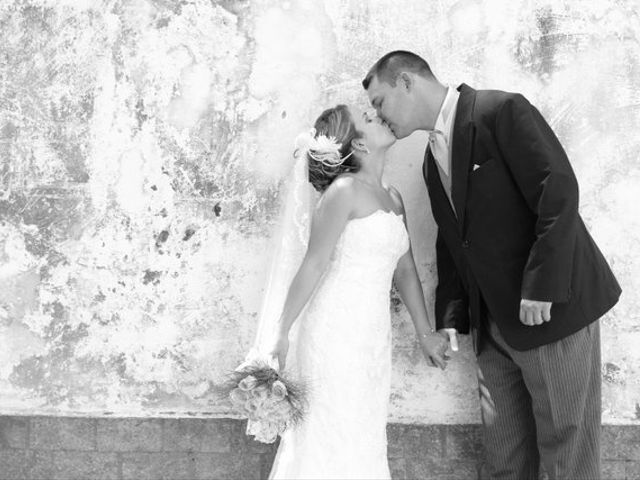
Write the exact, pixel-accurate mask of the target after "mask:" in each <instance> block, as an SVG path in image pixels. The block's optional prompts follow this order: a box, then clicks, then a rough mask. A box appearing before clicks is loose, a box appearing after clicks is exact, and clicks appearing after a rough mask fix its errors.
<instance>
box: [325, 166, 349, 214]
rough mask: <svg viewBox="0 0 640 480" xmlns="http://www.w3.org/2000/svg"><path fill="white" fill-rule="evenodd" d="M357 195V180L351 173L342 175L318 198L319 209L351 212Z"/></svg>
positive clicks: (332, 212) (343, 212)
mask: <svg viewBox="0 0 640 480" xmlns="http://www.w3.org/2000/svg"><path fill="white" fill-rule="evenodd" d="M355 195H356V182H355V180H354V178H353V177H351V176H349V175H340V176H339V177H338V178H336V179H335V180H334V181H333V182H331V185H329V186H328V187H327V189H326V190H325V191H324V192H322V195H321V196H320V199H319V200H318V205H317V210H319V211H324V212H331V214H336V213H342V214H347V215H348V214H350V213H351V209H352V208H353V204H354V198H355Z"/></svg>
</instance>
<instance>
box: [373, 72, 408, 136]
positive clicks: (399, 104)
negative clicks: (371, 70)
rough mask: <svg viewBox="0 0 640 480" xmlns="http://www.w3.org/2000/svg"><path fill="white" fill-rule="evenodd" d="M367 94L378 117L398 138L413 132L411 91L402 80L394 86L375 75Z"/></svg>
mask: <svg viewBox="0 0 640 480" xmlns="http://www.w3.org/2000/svg"><path fill="white" fill-rule="evenodd" d="M367 95H368V97H369V101H370V102H371V106H372V107H373V108H375V110H376V113H377V115H378V117H380V118H381V119H382V120H383V121H384V122H385V123H386V124H387V125H388V126H389V128H390V129H391V131H392V132H393V134H394V135H395V137H396V138H404V137H407V136H409V135H410V134H411V133H412V132H413V130H414V128H413V127H412V124H411V117H410V112H411V110H412V109H411V102H410V97H409V92H408V91H407V89H406V88H405V85H404V84H403V83H402V82H401V81H397V82H396V85H395V86H393V85H390V84H389V83H387V82H386V81H384V80H380V79H379V78H378V77H377V76H375V77H373V79H372V80H371V83H369V88H368V89H367Z"/></svg>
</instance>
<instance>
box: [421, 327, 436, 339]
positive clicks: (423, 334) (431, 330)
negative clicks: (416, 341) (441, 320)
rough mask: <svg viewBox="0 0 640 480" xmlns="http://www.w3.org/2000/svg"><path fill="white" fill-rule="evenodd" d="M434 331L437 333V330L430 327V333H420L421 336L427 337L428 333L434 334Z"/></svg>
mask: <svg viewBox="0 0 640 480" xmlns="http://www.w3.org/2000/svg"><path fill="white" fill-rule="evenodd" d="M434 333H436V331H435V330H434V329H433V328H430V329H429V333H421V334H420V336H421V337H422V338H427V336H428V335H432V334H434Z"/></svg>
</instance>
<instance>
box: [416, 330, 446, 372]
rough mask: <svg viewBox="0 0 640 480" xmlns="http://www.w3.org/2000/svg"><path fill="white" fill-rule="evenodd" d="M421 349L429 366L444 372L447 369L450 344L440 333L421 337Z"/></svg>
mask: <svg viewBox="0 0 640 480" xmlns="http://www.w3.org/2000/svg"><path fill="white" fill-rule="evenodd" d="M419 338H420V347H421V348H422V353H423V355H424V358H425V359H426V360H427V364H428V365H429V366H431V367H438V368H440V369H442V370H444V369H445V368H446V367H447V360H448V357H447V356H446V352H447V347H448V342H447V340H445V338H444V337H443V336H442V335H440V334H439V333H436V332H433V333H428V334H426V335H421V336H420V337H419Z"/></svg>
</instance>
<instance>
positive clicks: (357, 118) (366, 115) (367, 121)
mask: <svg viewBox="0 0 640 480" xmlns="http://www.w3.org/2000/svg"><path fill="white" fill-rule="evenodd" d="M349 112H350V113H351V118H352V119H353V123H354V124H355V127H356V130H358V131H359V132H362V140H363V141H364V143H365V145H366V147H367V149H368V150H369V151H370V152H373V151H376V150H382V149H387V148H389V147H390V146H391V145H393V144H394V143H395V141H396V137H395V136H394V135H393V132H392V131H391V129H390V128H389V126H388V125H387V124H386V123H385V122H383V121H382V120H381V119H380V118H379V117H378V116H377V115H376V112H375V110H373V109H369V110H366V111H363V110H361V109H359V108H358V107H349Z"/></svg>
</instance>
